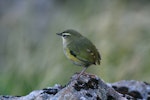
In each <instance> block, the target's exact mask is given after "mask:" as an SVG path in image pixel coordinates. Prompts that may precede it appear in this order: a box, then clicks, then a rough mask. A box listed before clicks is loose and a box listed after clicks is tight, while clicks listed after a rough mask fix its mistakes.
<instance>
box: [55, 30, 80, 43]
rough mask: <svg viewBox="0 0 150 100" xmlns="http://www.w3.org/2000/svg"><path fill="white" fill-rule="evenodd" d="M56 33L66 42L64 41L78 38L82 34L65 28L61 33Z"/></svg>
mask: <svg viewBox="0 0 150 100" xmlns="http://www.w3.org/2000/svg"><path fill="white" fill-rule="evenodd" d="M56 34H57V35H59V36H61V37H62V39H63V42H66V41H67V42H71V41H74V40H77V39H78V38H80V37H81V36H82V35H81V34H80V33H79V32H77V31H75V30H72V29H69V30H65V31H63V32H61V33H56Z"/></svg>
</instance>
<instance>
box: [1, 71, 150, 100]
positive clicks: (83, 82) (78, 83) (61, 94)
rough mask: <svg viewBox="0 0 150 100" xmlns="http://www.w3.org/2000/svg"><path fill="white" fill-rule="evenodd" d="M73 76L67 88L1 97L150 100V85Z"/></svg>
mask: <svg viewBox="0 0 150 100" xmlns="http://www.w3.org/2000/svg"><path fill="white" fill-rule="evenodd" d="M76 77H77V74H75V75H74V76H72V78H71V80H70V82H69V83H68V84H67V85H66V86H64V87H63V86H61V85H58V84H56V85H55V86H54V87H48V88H45V89H43V90H36V91H33V92H31V93H29V94H28V95H26V96H20V97H15V96H0V100H137V99H138V100H150V85H149V84H148V83H145V82H139V81H133V80H131V81H120V82H116V83H105V82H104V81H103V80H101V79H100V78H98V77H97V76H96V75H90V74H85V73H84V74H83V75H81V76H80V78H79V79H76Z"/></svg>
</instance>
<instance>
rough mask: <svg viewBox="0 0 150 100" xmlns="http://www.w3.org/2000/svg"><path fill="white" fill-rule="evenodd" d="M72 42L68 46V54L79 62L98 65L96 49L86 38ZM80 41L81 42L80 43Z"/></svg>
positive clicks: (98, 57) (98, 56) (98, 59)
mask: <svg viewBox="0 0 150 100" xmlns="http://www.w3.org/2000/svg"><path fill="white" fill-rule="evenodd" d="M81 39H82V40H79V41H75V42H72V43H71V45H68V47H69V49H70V53H71V54H72V55H74V56H75V57H76V58H78V59H79V60H81V61H84V62H85V63H89V64H96V62H97V63H98V64H99V63H100V55H99V53H98V51H97V49H96V47H95V46H94V45H93V44H92V43H91V42H90V41H89V40H88V39H86V38H81ZM81 41H82V42H81Z"/></svg>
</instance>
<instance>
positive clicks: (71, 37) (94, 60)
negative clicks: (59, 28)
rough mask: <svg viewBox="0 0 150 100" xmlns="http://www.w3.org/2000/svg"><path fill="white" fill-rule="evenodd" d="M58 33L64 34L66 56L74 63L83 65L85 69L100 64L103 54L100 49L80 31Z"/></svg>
mask: <svg viewBox="0 0 150 100" xmlns="http://www.w3.org/2000/svg"><path fill="white" fill-rule="evenodd" d="M57 34H58V35H60V36H62V39H63V48H64V53H65V55H66V57H67V58H68V59H69V60H71V61H72V62H73V63H74V64H76V65H79V66H83V67H85V69H86V68H87V67H89V66H90V65H92V64H100V60H101V56H100V54H99V52H98V50H97V49H96V47H95V46H94V45H93V44H92V42H91V41H90V40H88V39H87V38H85V37H84V36H82V35H81V34H80V33H78V32H77V31H75V30H66V31H64V32H62V33H57ZM85 69H84V70H83V71H82V72H81V73H80V75H81V74H82V73H83V72H84V71H85Z"/></svg>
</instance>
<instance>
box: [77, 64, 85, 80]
mask: <svg viewBox="0 0 150 100" xmlns="http://www.w3.org/2000/svg"><path fill="white" fill-rule="evenodd" d="M86 69H87V67H84V68H83V69H82V71H81V72H80V73H79V75H78V76H77V78H76V79H78V78H79V77H80V76H81V75H82V74H83V73H84V72H85V70H86Z"/></svg>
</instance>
